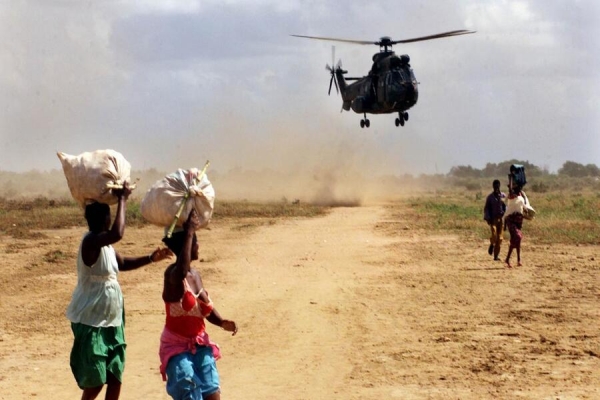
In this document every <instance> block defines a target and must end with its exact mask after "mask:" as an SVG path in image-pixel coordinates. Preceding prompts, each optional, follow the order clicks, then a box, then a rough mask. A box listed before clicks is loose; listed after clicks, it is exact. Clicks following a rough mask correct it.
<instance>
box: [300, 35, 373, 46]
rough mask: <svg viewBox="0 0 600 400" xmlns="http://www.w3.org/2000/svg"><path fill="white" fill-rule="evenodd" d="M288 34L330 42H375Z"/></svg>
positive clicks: (371, 42)
mask: <svg viewBox="0 0 600 400" xmlns="http://www.w3.org/2000/svg"><path fill="white" fill-rule="evenodd" d="M290 36H294V37H299V38H306V39H316V40H327V41H330V42H343V43H354V44H377V42H373V41H368V40H350V39H338V38H329V37H320V36H304V35H290Z"/></svg>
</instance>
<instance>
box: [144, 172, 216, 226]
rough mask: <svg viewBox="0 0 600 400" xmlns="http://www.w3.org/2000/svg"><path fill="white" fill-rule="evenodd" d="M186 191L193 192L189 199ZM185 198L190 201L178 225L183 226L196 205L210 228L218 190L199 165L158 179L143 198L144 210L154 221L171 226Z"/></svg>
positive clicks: (205, 223) (202, 222) (147, 217)
mask: <svg viewBox="0 0 600 400" xmlns="http://www.w3.org/2000/svg"><path fill="white" fill-rule="evenodd" d="M186 193H189V197H188V199H187V200H185V197H186ZM182 201H186V203H185V206H184V208H183V211H182V212H181V215H180V216H179V219H178V220H177V222H176V224H175V225H176V226H179V227H180V226H182V225H183V223H184V222H185V221H186V220H187V218H188V216H189V215H190V212H191V211H192V208H195V209H196V212H197V213H198V218H199V219H200V223H201V228H203V227H206V226H207V225H208V223H209V222H210V219H211V217H212V213H213V209H214V205H215V190H214V188H213V186H212V184H211V183H210V181H209V180H208V177H207V176H206V174H203V173H202V172H201V171H199V170H198V169H197V168H191V169H189V170H185V169H178V170H177V171H176V172H174V173H172V174H169V175H167V176H166V177H164V178H163V179H161V180H159V181H157V182H156V183H155V184H154V185H152V187H151V188H150V189H148V191H147V192H146V195H145V196H144V198H143V199H142V202H141V204H140V211H141V213H142V216H143V217H144V218H145V219H146V220H148V221H149V222H150V223H152V224H154V225H159V226H162V227H169V226H170V225H171V224H172V223H173V220H174V219H175V216H176V215H177V211H178V210H179V207H180V205H181V202H182Z"/></svg>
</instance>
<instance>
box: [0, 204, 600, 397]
mask: <svg viewBox="0 0 600 400" xmlns="http://www.w3.org/2000/svg"><path fill="white" fill-rule="evenodd" d="M410 221H411V215H410V210H408V209H407V210H406V219H405V220H404V221H398V220H391V219H390V218H389V215H388V213H387V211H386V208H385V207H384V206H383V205H373V206H363V207H353V208H336V209H334V210H333V212H332V213H331V214H329V215H328V216H326V217H320V218H313V219H301V220H281V221H278V222H277V223H276V224H272V225H266V226H261V227H252V226H251V225H252V224H251V223H249V222H248V221H234V222H228V223H216V222H215V223H213V224H212V226H211V229H210V230H205V231H202V232H201V233H200V239H201V242H202V247H201V258H203V262H202V263H198V264H197V265H196V266H197V267H198V268H199V269H200V271H201V272H202V274H203V276H204V282H205V286H206V287H207V288H208V290H209V291H210V293H211V296H212V298H213V300H214V301H215V304H216V306H217V308H218V309H219V311H220V312H221V314H222V315H223V316H224V317H226V318H230V319H234V320H236V321H237V322H238V324H239V326H240V331H239V333H238V335H237V336H235V337H231V336H230V335H229V334H227V333H226V332H224V331H221V330H219V329H218V328H216V327H209V333H210V334H211V336H212V338H213V339H214V340H216V341H217V342H218V343H219V344H220V345H221V347H222V351H223V354H224V357H223V359H222V360H220V361H219V362H218V368H219V370H220V374H221V379H222V393H223V394H222V397H223V399H290V400H294V399H297V400H300V399H600V263H599V262H598V260H599V259H600V255H599V254H598V253H599V249H598V248H597V247H567V246H552V247H548V246H539V245H535V243H531V242H530V241H529V240H528V238H527V236H526V239H525V241H524V253H523V258H524V266H523V267H520V268H515V269H513V270H508V269H506V268H504V267H503V266H502V265H501V263H497V262H494V261H492V260H491V257H489V256H488V255H487V252H486V249H487V244H486V243H485V242H483V241H467V242H464V241H462V242H461V239H460V238H459V237H456V236H453V235H450V234H443V233H442V234H440V233H435V234H434V233H432V232H424V231H418V230H413V229H411V222H410ZM482 229H485V226H482ZM43 233H44V235H45V236H41V237H40V238H39V239H36V240H13V239H11V238H9V237H6V236H0V252H1V253H2V255H3V258H2V260H3V262H2V268H1V269H0V284H1V288H0V290H1V293H2V295H1V297H0V299H1V304H0V311H1V322H0V399H7V400H8V399H11V400H13V399H31V398H38V399H75V398H79V396H80V392H79V390H78V388H77V386H76V384H75V382H74V380H73V378H72V376H71V372H70V369H69V351H70V347H71V340H72V336H71V332H70V326H69V323H68V321H67V320H66V318H65V317H64V310H65V308H66V306H67V303H68V301H69V299H70V295H71V291H72V289H73V287H74V285H75V282H76V274H75V256H76V254H75V253H76V249H77V246H78V243H79V240H80V238H81V235H82V234H83V231H82V230H81V229H71V230H60V231H47V232H43ZM161 233H162V232H161V230H160V229H158V228H154V227H147V228H143V229H127V231H126V234H125V238H124V240H123V241H122V242H120V243H119V244H118V245H117V246H116V248H117V250H118V251H120V252H121V253H122V254H124V255H142V254H148V253H149V252H150V251H151V250H152V249H153V248H154V247H156V246H157V245H158V244H159V243H160V237H161ZM525 235H527V231H526V227H525ZM505 252H506V249H504V250H503V252H502V255H504V254H505ZM165 266H166V262H162V263H157V264H153V265H151V266H149V267H145V268H142V269H139V270H136V271H131V272H124V273H121V274H120V277H119V280H120V282H121V285H122V288H123V292H124V296H125V303H126V313H127V328H126V329H127V330H126V335H127V341H128V353H127V355H128V360H127V368H126V371H125V377H124V384H123V391H122V396H121V398H122V399H167V398H168V397H167V395H166V393H165V390H164V383H163V382H162V381H161V378H160V374H159V372H158V357H157V351H158V338H159V335H160V332H161V330H162V324H163V319H164V316H163V304H162V301H161V298H160V294H161V283H162V281H161V277H162V272H163V269H164V267H165ZM100 398H103V394H102V395H101V397H100Z"/></svg>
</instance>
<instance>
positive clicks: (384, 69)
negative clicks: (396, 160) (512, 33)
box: [290, 29, 475, 128]
mask: <svg viewBox="0 0 600 400" xmlns="http://www.w3.org/2000/svg"><path fill="white" fill-rule="evenodd" d="M470 33H475V31H469V30H465V29H461V30H455V31H449V32H443V33H437V34H435V35H429V36H421V37H417V38H412V39H404V40H392V39H391V38H390V37H389V36H383V37H381V38H380V39H379V40H377V41H367V40H351V39H338V38H329V37H320V36H304V35H290V36H294V37H299V38H306V39H316V40H326V41H332V42H343V43H353V44H362V45H367V44H371V45H376V46H379V53H375V54H374V55H373V66H372V67H371V70H370V71H369V73H368V75H367V76H363V77H345V75H346V74H347V73H348V71H346V70H344V69H342V62H341V60H340V61H338V63H337V65H336V66H333V63H334V60H335V47H332V62H331V66H329V64H327V65H326V66H325V68H326V69H327V70H328V71H329V72H330V73H331V79H330V80H329V91H328V94H329V95H331V86H332V84H335V89H336V92H337V93H341V95H342V110H346V111H350V109H352V111H354V112H355V113H357V114H363V116H364V118H363V119H361V120H360V127H361V128H365V127H367V128H368V127H369V126H370V125H371V122H370V121H369V119H368V118H367V113H369V114H393V113H398V117H397V118H396V120H395V123H396V126H400V125H402V126H404V123H405V122H406V121H408V111H407V110H408V109H410V108H411V107H412V106H414V105H415V104H417V100H418V98H419V89H418V84H419V82H417V79H416V78H415V74H414V73H413V70H412V68H411V66H410V57H409V56H408V54H403V55H400V56H397V55H396V53H394V52H393V51H392V46H393V45H395V44H398V43H412V42H420V41H423V40H432V39H439V38H445V37H452V36H460V35H467V34H470ZM349 81H355V82H352V83H349Z"/></svg>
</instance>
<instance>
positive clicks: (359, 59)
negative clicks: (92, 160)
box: [0, 0, 600, 174]
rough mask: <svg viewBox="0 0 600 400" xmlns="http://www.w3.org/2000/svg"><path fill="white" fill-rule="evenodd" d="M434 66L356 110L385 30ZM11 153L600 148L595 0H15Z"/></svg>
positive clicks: (333, 163) (0, 10) (5, 84)
mask: <svg viewBox="0 0 600 400" xmlns="http://www.w3.org/2000/svg"><path fill="white" fill-rule="evenodd" d="M455 29H469V30H474V31H477V33H475V34H472V35H465V36H458V37H452V38H444V39H437V40H431V41H425V42H417V43H411V44H405V45H396V46H395V47H394V51H396V53H397V54H408V55H409V56H410V58H411V66H412V68H413V70H414V73H415V75H416V77H417V80H418V81H419V82H420V85H419V101H418V103H417V104H416V105H415V106H414V107H413V108H412V109H411V110H409V114H410V119H409V121H408V122H407V124H406V125H405V126H404V127H396V126H395V125H394V119H395V117H396V116H395V115H393V114H391V115H372V116H370V117H369V118H370V120H371V127H370V128H369V129H361V128H360V125H359V122H360V119H361V118H362V116H361V115H360V114H355V113H353V112H346V111H344V112H340V109H341V98H340V97H339V96H336V95H335V91H333V92H332V95H331V96H328V95H327V89H328V84H329V73H328V72H327V71H326V70H325V64H326V63H331V56H332V45H335V57H336V60H335V61H336V62H337V59H341V60H342V65H343V67H344V69H347V70H348V71H349V74H348V75H349V76H363V75H365V74H367V72H368V70H369V68H370V67H371V56H372V55H373V54H374V53H376V52H378V51H379V49H378V47H376V46H364V45H352V44H343V43H329V42H323V41H317V40H308V39H301V38H296V37H291V36H290V35H291V34H297V35H311V36H326V37H339V38H348V39H358V40H372V41H376V40H378V39H379V38H380V37H381V36H390V37H392V39H394V40H401V39H406V38H412V37H418V36H424V35H430V34H434V33H438V32H444V31H450V30H455ZM0 40H1V41H2V45H1V46H0V112H1V113H2V115H1V118H0V162H1V164H0V170H4V171H16V172H21V171H30V170H41V171H45V170H51V169H60V162H59V160H58V158H57V156H56V152H59V151H60V152H65V153H68V154H80V153H82V152H84V151H92V150H96V149H107V148H110V149H114V150H117V151H119V152H121V153H122V154H123V155H124V156H125V158H126V159H127V160H128V161H129V162H130V163H131V164H132V168H133V169H138V170H143V169H149V168H155V169H158V170H162V171H170V170H174V169H176V168H189V167H200V168H201V167H202V166H203V165H204V162H205V161H206V160H210V161H211V168H213V169H215V170H218V171H228V170H235V169H237V170H261V169H272V170H277V171H290V173H291V172H294V173H300V174H311V173H316V172H315V171H327V170H328V169H341V170H345V171H360V172H363V173H366V174H423V173H424V174H431V173H444V174H445V173H448V172H449V170H450V168H451V167H453V166H457V165H471V166H473V167H475V168H483V167H484V166H485V165H486V163H498V162H502V161H505V160H509V159H520V160H526V161H529V162H531V163H533V164H535V165H538V166H540V167H543V168H547V169H548V170H549V171H551V172H555V171H557V170H558V169H559V168H560V167H561V166H562V164H563V163H564V162H565V161H575V162H579V163H582V164H589V163H592V164H596V165H599V166H600V135H599V133H600V116H599V113H598V105H599V104H600V72H599V71H600V2H598V1H596V0H572V1H562V0H561V1H558V0H518V1H517V0H497V1H494V0H489V1H482V0H479V1H476V0H448V1H446V0H444V1H441V0H439V1H433V0H421V1H408V0H404V1H399V0H390V1H377V0H373V1H355V0H343V1H342V0H332V1H327V0H324V1H315V0H254V1H243V0H204V1H200V0H137V1H135V0H131V1H124V0H94V1H91V0H89V1H82V0H39V1H27V0H0Z"/></svg>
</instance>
